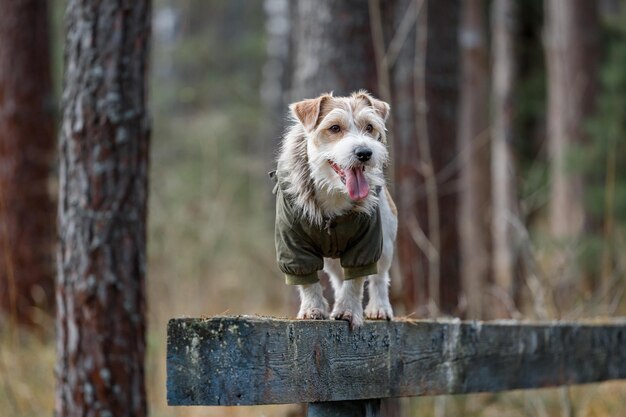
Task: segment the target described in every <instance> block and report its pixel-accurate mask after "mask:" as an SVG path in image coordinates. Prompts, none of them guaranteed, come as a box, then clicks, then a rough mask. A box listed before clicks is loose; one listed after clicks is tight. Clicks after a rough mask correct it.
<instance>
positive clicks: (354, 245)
mask: <svg viewBox="0 0 626 417" xmlns="http://www.w3.org/2000/svg"><path fill="white" fill-rule="evenodd" d="M382 253H383V229H382V224H381V219H380V209H379V208H376V212H375V213H374V214H372V215H371V216H369V217H366V218H364V219H363V220H362V221H361V222H359V227H358V230H357V232H356V233H355V234H354V236H353V237H352V239H350V242H349V243H348V247H347V249H346V251H345V252H344V253H343V255H342V256H341V266H342V267H343V272H344V279H353V278H359V277H364V276H367V275H374V274H376V273H378V266H377V263H378V260H379V259H380V257H381V255H382Z"/></svg>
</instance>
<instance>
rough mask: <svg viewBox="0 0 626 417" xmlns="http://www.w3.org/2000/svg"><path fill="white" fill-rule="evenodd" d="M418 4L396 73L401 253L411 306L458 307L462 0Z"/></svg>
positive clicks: (412, 308)
mask: <svg viewBox="0 0 626 417" xmlns="http://www.w3.org/2000/svg"><path fill="white" fill-rule="evenodd" d="M407 10H408V9H407ZM414 10H415V12H419V14H418V17H417V23H416V24H417V33H416V32H413V34H412V35H413V36H414V38H413V39H415V41H412V40H411V39H410V36H411V35H409V38H407V42H406V46H405V47H404V48H402V51H401V52H400V54H399V55H398V62H397V64H396V66H395V68H394V71H393V76H392V79H393V81H392V83H393V88H392V90H393V96H394V103H393V104H392V114H394V111H395V115H394V128H395V132H394V138H395V144H394V145H395V149H394V151H395V154H396V160H395V164H396V166H395V170H396V171H395V172H396V175H395V178H396V190H397V193H396V198H397V203H398V212H399V214H400V216H401V217H400V228H399V231H398V242H397V247H398V256H399V259H400V267H401V268H402V276H403V278H402V280H403V287H404V288H405V291H406V294H407V297H406V299H405V307H406V309H407V311H415V310H416V309H419V310H420V311H423V309H424V308H426V307H428V305H429V304H430V303H429V300H430V301H432V302H433V303H434V304H435V305H436V307H437V308H438V309H440V310H442V311H444V312H448V313H452V312H455V310H456V308H457V306H458V301H459V294H460V284H461V283H460V269H459V267H460V242H459V232H458V224H457V223H458V222H457V208H458V207H457V205H458V197H457V193H458V184H457V180H458V174H456V173H455V170H454V169H451V167H452V165H453V161H454V159H455V157H456V150H457V146H456V145H457V129H456V124H457V117H458V115H457V98H458V82H459V68H458V52H459V49H458V32H457V31H458V25H459V10H460V2H458V1H446V2H442V1H432V0H425V1H424V2H423V4H422V8H421V10H417V9H414ZM411 46H413V47H414V48H415V50H416V52H415V53H413V52H412V51H411V50H410V49H409V48H410V47H411ZM412 56H413V59H414V61H413V62H411V57H412Z"/></svg>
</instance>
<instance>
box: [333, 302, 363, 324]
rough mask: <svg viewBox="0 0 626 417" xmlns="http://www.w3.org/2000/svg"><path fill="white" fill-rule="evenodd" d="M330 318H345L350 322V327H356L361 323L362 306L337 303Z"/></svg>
mask: <svg viewBox="0 0 626 417" xmlns="http://www.w3.org/2000/svg"><path fill="white" fill-rule="evenodd" d="M330 318H331V319H335V320H345V321H347V322H348V323H350V328H351V329H356V328H357V327H360V326H362V325H363V308H362V307H360V306H358V305H352V306H350V305H345V304H344V303H337V305H335V308H333V312H332V313H330Z"/></svg>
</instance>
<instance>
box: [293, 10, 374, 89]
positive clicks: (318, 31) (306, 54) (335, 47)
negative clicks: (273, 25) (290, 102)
mask: <svg viewBox="0 0 626 417" xmlns="http://www.w3.org/2000/svg"><path fill="white" fill-rule="evenodd" d="M294 9H295V10H294V14H295V20H294V22H293V25H294V31H293V34H294V53H295V63H294V73H293V74H294V76H293V88H292V94H293V99H294V100H300V99H303V98H307V97H316V96H318V95H320V94H321V93H324V92H330V91H333V92H334V93H335V95H346V94H349V93H351V92H353V91H356V90H359V89H362V88H365V89H367V90H368V91H370V92H372V93H374V94H375V95H378V88H377V86H378V82H377V75H376V63H375V60H374V57H375V55H374V47H373V42H372V35H371V30H370V18H369V12H368V4H367V1H366V0H342V1H333V0H319V1H309V0H298V1H297V4H294Z"/></svg>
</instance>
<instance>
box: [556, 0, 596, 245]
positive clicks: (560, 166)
mask: <svg viewBox="0 0 626 417" xmlns="http://www.w3.org/2000/svg"><path fill="white" fill-rule="evenodd" d="M597 8H598V4H597V2H595V1H587V0H546V2H545V19H546V37H545V38H546V50H545V52H546V62H547V67H548V115H547V119H548V143H549V153H550V160H551V168H550V171H551V172H550V174H551V184H552V189H551V198H550V225H551V231H552V235H553V236H554V237H555V238H558V239H563V238H575V237H578V236H579V235H580V234H581V233H582V232H583V229H584V228H585V226H586V225H587V221H588V216H587V214H586V212H585V207H584V203H583V186H584V185H583V177H582V174H581V173H580V172H576V171H575V170H574V167H572V166H570V164H569V163H568V159H570V157H571V154H572V152H573V150H574V148H575V147H580V146H584V144H585V143H586V142H587V135H586V133H585V121H586V120H587V118H588V117H589V116H590V115H591V114H592V112H593V110H594V107H595V106H594V104H595V96H596V94H597V80H596V78H597V72H598V64H599V58H600V57H599V33H598V10H597Z"/></svg>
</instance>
